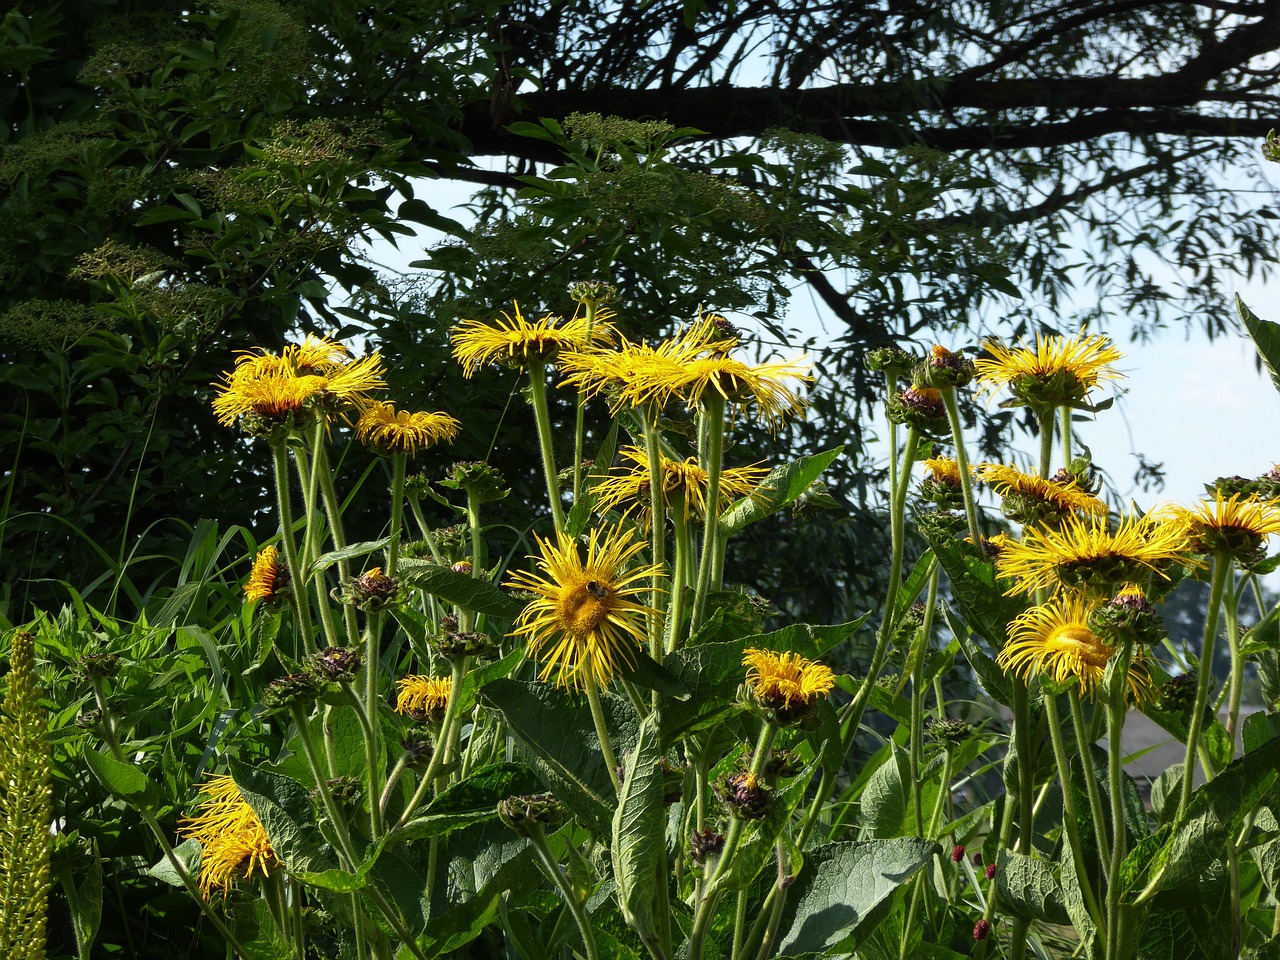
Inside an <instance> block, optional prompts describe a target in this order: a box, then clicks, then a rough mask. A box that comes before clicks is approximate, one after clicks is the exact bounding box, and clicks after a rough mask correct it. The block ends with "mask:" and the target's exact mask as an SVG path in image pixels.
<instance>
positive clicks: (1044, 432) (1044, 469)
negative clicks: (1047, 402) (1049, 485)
mask: <svg viewBox="0 0 1280 960" xmlns="http://www.w3.org/2000/svg"><path fill="white" fill-rule="evenodd" d="M1036 414H1037V416H1038V417H1039V420H1040V476H1042V477H1045V478H1048V476H1049V473H1050V471H1052V470H1053V421H1054V408H1053V407H1052V406H1049V407H1044V408H1043V409H1040V410H1037V411H1036Z"/></svg>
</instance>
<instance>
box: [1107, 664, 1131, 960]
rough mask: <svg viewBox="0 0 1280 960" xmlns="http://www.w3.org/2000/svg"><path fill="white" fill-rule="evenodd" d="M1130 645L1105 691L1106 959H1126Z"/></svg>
mask: <svg viewBox="0 0 1280 960" xmlns="http://www.w3.org/2000/svg"><path fill="white" fill-rule="evenodd" d="M1132 655H1133V645H1132V644H1131V643H1125V644H1124V645H1123V646H1122V647H1121V648H1120V659H1119V661H1118V662H1117V666H1116V671H1115V675H1114V678H1113V682H1112V684H1111V688H1110V689H1109V690H1108V691H1107V693H1108V698H1107V789H1108V790H1109V791H1110V794H1111V864H1110V867H1109V868H1108V870H1107V958H1108V960H1125V958H1124V956H1122V949H1121V944H1122V943H1123V942H1124V938H1123V937H1122V930H1123V927H1124V916H1123V913H1122V911H1123V909H1124V908H1123V907H1122V906H1121V903H1120V894H1121V889H1120V866H1121V864H1123V863H1124V858H1125V855H1126V854H1127V853H1128V849H1127V846H1128V845H1127V842H1126V837H1125V827H1124V783H1123V778H1124V771H1123V770H1122V768H1121V766H1122V761H1123V759H1124V748H1123V746H1122V742H1123V735H1124V714H1125V697H1126V695H1127V694H1128V689H1129V681H1128V675H1129V659H1130V657H1132Z"/></svg>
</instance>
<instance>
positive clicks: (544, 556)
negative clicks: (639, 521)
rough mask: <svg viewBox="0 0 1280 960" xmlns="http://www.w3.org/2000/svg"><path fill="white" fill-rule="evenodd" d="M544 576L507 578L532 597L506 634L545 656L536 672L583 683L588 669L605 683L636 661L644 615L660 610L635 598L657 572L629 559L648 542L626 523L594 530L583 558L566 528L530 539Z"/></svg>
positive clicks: (571, 684)
mask: <svg viewBox="0 0 1280 960" xmlns="http://www.w3.org/2000/svg"><path fill="white" fill-rule="evenodd" d="M535 539H536V540H537V543H538V549H539V551H540V555H539V556H537V557H530V559H531V560H534V561H535V563H536V565H537V567H538V569H539V570H540V571H541V575H539V574H537V573H527V572H524V571H518V572H516V573H513V574H512V575H511V576H510V577H509V578H508V579H507V581H506V583H505V584H504V585H505V586H507V587H511V588H513V589H516V590H529V591H531V592H532V593H534V594H536V596H535V598H534V599H533V600H531V601H529V603H528V604H527V605H526V606H525V608H524V610H523V611H522V612H521V613H520V616H519V617H518V618H517V620H516V624H515V629H514V630H513V631H512V632H511V634H510V635H511V636H523V637H525V638H526V639H527V641H528V643H529V653H530V655H531V656H535V657H539V658H540V659H542V660H543V661H544V666H543V668H542V672H541V674H540V675H539V676H540V679H542V680H547V679H549V678H551V677H552V676H553V675H554V676H555V678H556V682H557V683H559V684H560V685H561V686H566V687H574V688H575V689H581V688H583V687H584V686H585V684H586V677H588V676H590V677H591V678H592V679H593V680H594V682H595V684H596V685H597V686H598V687H600V688H603V687H607V686H608V685H609V683H610V681H611V680H613V678H614V677H615V676H617V675H618V674H619V673H620V672H621V671H622V670H623V669H625V668H629V667H630V666H632V665H633V664H634V663H635V662H636V658H635V652H634V651H635V647H636V645H637V644H639V643H641V642H642V641H643V640H644V639H645V637H646V631H645V622H644V620H645V617H646V616H647V615H649V614H657V613H660V611H658V610H654V609H653V608H652V607H649V606H646V605H645V604H643V603H640V602H638V601H637V599H636V598H637V597H640V596H644V595H646V594H648V592H649V589H650V581H651V580H652V578H653V577H654V576H658V575H661V570H660V569H659V568H658V567H656V566H654V565H652V564H641V565H638V566H635V567H631V568H630V569H626V565H627V563H628V562H629V561H631V560H632V559H633V558H634V557H635V556H636V554H638V553H639V552H640V551H641V550H643V549H644V547H645V542H644V541H643V540H641V541H636V540H634V539H633V534H632V532H631V531H629V530H623V529H621V528H616V527H615V528H613V529H612V530H609V531H601V530H598V529H597V530H592V531H591V535H590V538H589V540H588V542H587V557H586V560H585V561H584V560H583V558H582V555H581V553H580V551H579V548H578V544H577V543H576V542H575V541H574V539H573V538H572V537H569V536H568V535H566V534H563V533H558V534H556V541H555V542H554V543H553V542H552V541H551V540H544V539H542V538H541V537H536V538H535Z"/></svg>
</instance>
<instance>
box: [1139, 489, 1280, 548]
mask: <svg viewBox="0 0 1280 960" xmlns="http://www.w3.org/2000/svg"><path fill="white" fill-rule="evenodd" d="M1158 514H1159V516H1161V517H1164V518H1167V519H1168V521H1169V522H1171V523H1173V524H1175V525H1178V526H1180V527H1181V528H1182V530H1183V533H1184V535H1185V536H1186V538H1187V544H1188V547H1189V549H1190V550H1191V551H1192V552H1194V553H1224V554H1227V555H1228V556H1231V557H1234V558H1235V559H1236V560H1239V561H1240V562H1241V563H1244V564H1246V565H1249V564H1253V563H1257V562H1259V561H1260V560H1262V559H1263V558H1264V557H1265V556H1266V546H1267V543H1266V541H1267V537H1269V536H1272V535H1274V534H1278V533H1280V501H1276V500H1262V499H1260V498H1259V497H1257V496H1253V495H1250V496H1246V495H1244V494H1239V493H1237V494H1233V495H1231V496H1230V497H1224V496H1223V495H1222V492H1221V491H1217V492H1216V493H1215V494H1214V497H1213V499H1212V500H1200V501H1198V502H1197V503H1196V504H1195V505H1194V506H1191V507H1184V506H1180V505H1178V504H1168V505H1166V506H1164V507H1162V508H1160V509H1159V511H1158Z"/></svg>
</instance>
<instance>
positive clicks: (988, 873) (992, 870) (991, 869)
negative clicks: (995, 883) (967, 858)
mask: <svg viewBox="0 0 1280 960" xmlns="http://www.w3.org/2000/svg"><path fill="white" fill-rule="evenodd" d="M982 875H983V876H984V877H986V878H987V879H988V880H994V879H995V878H996V865H995V864H994V863H988V864H987V869H986V870H984V871H983V872H982Z"/></svg>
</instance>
